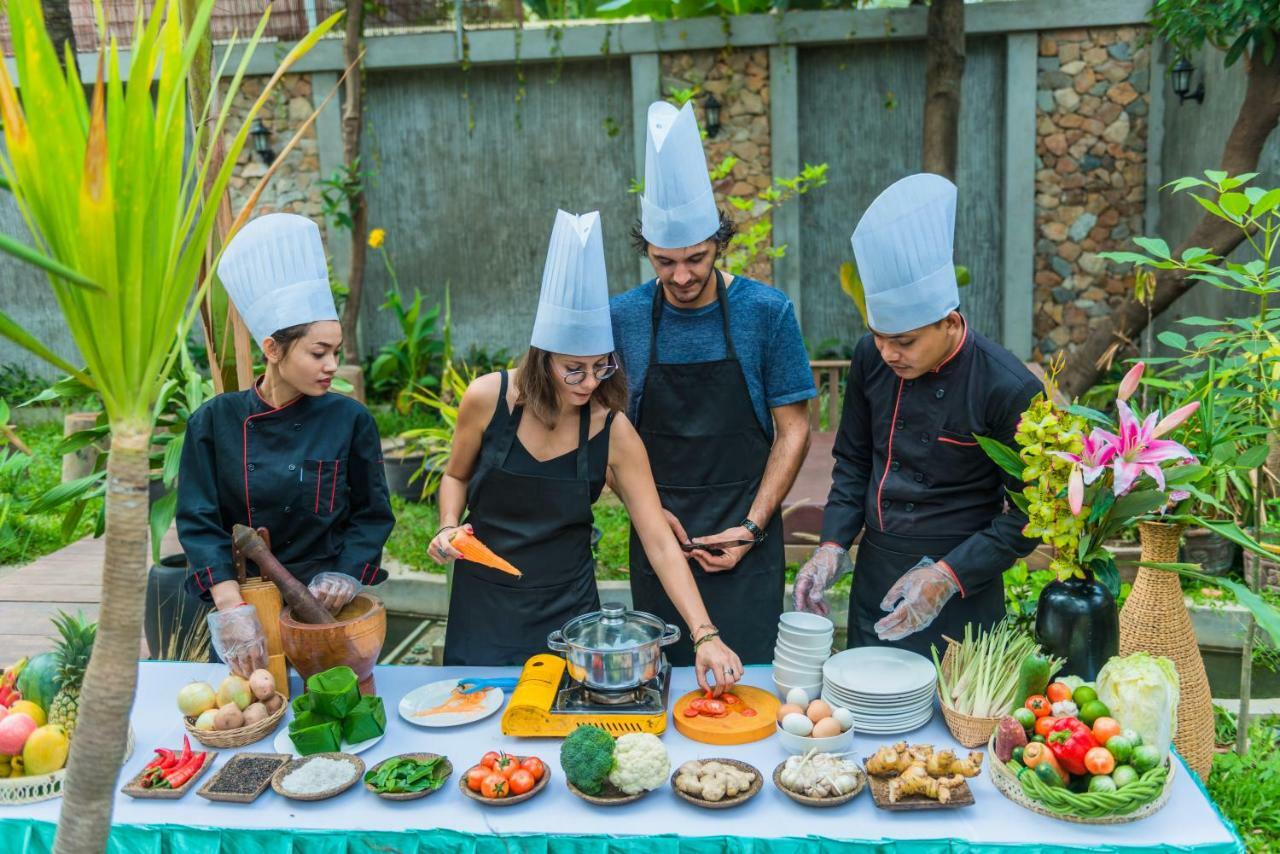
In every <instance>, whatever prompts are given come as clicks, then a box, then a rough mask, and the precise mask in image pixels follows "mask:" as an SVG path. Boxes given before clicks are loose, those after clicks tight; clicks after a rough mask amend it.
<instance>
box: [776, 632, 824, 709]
mask: <svg viewBox="0 0 1280 854" xmlns="http://www.w3.org/2000/svg"><path fill="white" fill-rule="evenodd" d="M835 634H836V627H835V626H834V625H833V624H832V622H831V621H830V620H828V619H827V618H826V617H822V616H819V615H818V614H809V613H805V612H804V611H787V612H785V613H783V615H782V617H781V619H779V620H778V643H777V646H775V647H774V651H773V683H774V687H775V688H777V689H778V696H779V697H782V698H783V699H786V696H787V694H788V693H790V691H791V690H792V689H793V688H802V689H804V692H805V694H806V695H808V697H809V699H811V700H814V699H817V697H818V693H819V692H820V691H821V690H822V665H823V664H824V663H825V662H826V660H827V659H828V658H830V657H831V643H832V641H833V640H834V638H835Z"/></svg>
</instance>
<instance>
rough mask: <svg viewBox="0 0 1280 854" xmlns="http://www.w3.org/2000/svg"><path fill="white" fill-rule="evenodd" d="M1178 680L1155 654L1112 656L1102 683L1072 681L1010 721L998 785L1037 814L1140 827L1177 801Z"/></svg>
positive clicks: (995, 744) (1000, 750) (996, 770)
mask: <svg viewBox="0 0 1280 854" xmlns="http://www.w3.org/2000/svg"><path fill="white" fill-rule="evenodd" d="M1177 708H1178V674H1177V671H1176V670H1175V669H1174V666H1173V663H1172V662H1171V661H1169V660H1168V659H1166V658H1157V657H1153V656H1150V655H1147V654H1146V653H1141V652H1140V653H1135V654H1133V655H1130V656H1127V657H1125V658H1118V657H1117V658H1112V659H1111V660H1110V661H1108V662H1107V663H1106V664H1105V665H1104V666H1103V668H1102V670H1101V671H1099V673H1098V679H1097V682H1096V683H1094V684H1090V683H1086V682H1084V681H1083V680H1080V679H1076V678H1073V677H1066V678H1063V679H1060V680H1058V681H1056V682H1053V683H1051V684H1049V685H1048V686H1047V688H1046V689H1045V691H1044V693H1038V694H1034V695H1032V696H1030V697H1027V698H1026V700H1025V701H1024V703H1023V706H1022V708H1019V709H1017V710H1015V711H1014V712H1013V714H1011V715H1009V716H1007V717H1005V718H1002V719H1001V721H1000V723H999V724H998V725H997V727H996V731H995V733H993V734H992V736H991V744H990V747H991V752H992V755H993V756H995V757H996V759H997V760H998V761H996V762H993V763H992V774H991V777H992V782H994V783H995V786H996V788H997V789H999V790H1000V791H1001V793H1003V794H1004V795H1005V796H1006V797H1008V798H1009V799H1010V800H1012V801H1014V802H1015V803H1017V804H1020V805H1021V806H1024V807H1026V808H1027V809H1030V810H1032V811H1034V812H1038V813H1041V814H1042V815H1048V816H1051V817H1054V818H1060V819H1063V820H1066V821H1074V822H1081V823H1087V824H1114V823H1119V822H1128V821H1137V820H1138V819H1141V818H1146V817H1147V816H1149V815H1151V814H1152V813H1154V812H1156V811H1157V810H1159V809H1160V808H1161V807H1163V806H1164V805H1165V803H1166V802H1167V801H1168V800H1169V794H1170V791H1171V789H1172V785H1173V774H1174V766H1175V763H1173V762H1172V761H1171V758H1170V750H1169V745H1170V742H1171V740H1172V737H1173V732H1174V730H1175V729H1176V728H1177V720H1176V715H1177Z"/></svg>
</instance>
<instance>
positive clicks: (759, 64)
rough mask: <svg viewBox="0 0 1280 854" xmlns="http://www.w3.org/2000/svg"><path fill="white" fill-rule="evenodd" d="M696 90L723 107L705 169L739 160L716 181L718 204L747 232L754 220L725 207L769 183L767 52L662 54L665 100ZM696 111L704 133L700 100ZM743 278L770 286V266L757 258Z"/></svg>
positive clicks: (752, 196)
mask: <svg viewBox="0 0 1280 854" xmlns="http://www.w3.org/2000/svg"><path fill="white" fill-rule="evenodd" d="M695 86H696V87H699V88H700V89H701V90H702V91H705V92H710V93H712V94H713V95H715V98H716V100H717V101H719V102H720V104H721V107H720V132H719V133H718V134H717V135H716V136H715V137H711V138H708V139H706V141H705V143H706V145H705V147H706V152H707V165H708V167H709V168H711V169H715V168H716V167H717V166H719V165H720V163H722V162H723V161H724V159H725V157H728V156H730V155H732V156H733V157H736V158H737V161H738V162H737V163H736V164H735V165H734V167H733V170H732V171H731V172H730V173H729V174H728V175H727V176H725V177H724V178H723V179H721V180H719V181H717V182H716V183H715V193H716V201H717V202H718V203H719V205H720V207H721V209H722V210H724V211H725V212H726V213H728V214H730V215H731V216H732V217H734V219H735V220H736V221H737V223H738V227H739V229H740V230H746V229H748V228H750V227H751V224H752V223H753V222H756V221H757V219H758V218H757V217H753V216H752V215H751V213H750V212H744V211H740V210H738V209H737V208H735V207H734V206H733V205H731V204H729V202H728V201H727V197H729V196H736V197H739V198H747V199H755V197H756V195H757V194H758V193H759V192H760V191H761V190H764V189H767V188H768V187H769V185H770V184H771V183H772V182H773V164H772V159H771V155H770V133H769V52H768V50H765V49H763V48H761V49H757V50H732V51H723V50H704V51H685V52H681V53H669V54H663V56H662V93H663V96H664V97H668V98H669V97H670V96H671V93H672V92H674V91H675V90H677V89H691V88H693V87H695ZM694 108H695V110H696V111H697V114H698V122H699V124H700V125H701V127H702V128H703V130H706V111H705V110H704V109H703V103H702V100H701V99H698V100H695V101H694ZM792 204H795V202H792ZM765 216H766V217H767V216H768V214H765ZM769 245H772V242H770V244H769ZM747 275H749V276H751V277H752V278H755V279H760V280H762V281H765V282H772V281H773V263H772V262H771V261H770V260H769V259H768V258H761V259H759V260H757V261H756V262H755V263H753V264H752V266H751V267H750V268H749V269H748V271H747Z"/></svg>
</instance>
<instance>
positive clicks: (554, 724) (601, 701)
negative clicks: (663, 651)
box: [502, 653, 671, 738]
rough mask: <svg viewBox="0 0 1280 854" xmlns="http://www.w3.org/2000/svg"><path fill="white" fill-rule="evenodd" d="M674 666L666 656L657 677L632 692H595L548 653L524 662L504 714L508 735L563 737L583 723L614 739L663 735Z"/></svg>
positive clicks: (559, 657)
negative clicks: (627, 734) (645, 733)
mask: <svg viewBox="0 0 1280 854" xmlns="http://www.w3.org/2000/svg"><path fill="white" fill-rule="evenodd" d="M670 695H671V665H670V664H668V663H667V660H666V658H665V657H663V660H662V668H661V669H660V670H659V671H658V675H657V676H656V677H654V678H653V679H651V680H649V681H648V682H645V683H643V684H642V685H640V687H638V688H632V689H629V690H627V691H620V692H605V691H596V690H593V689H590V688H587V686H585V685H583V684H581V683H579V682H576V681H574V680H573V679H571V678H570V677H569V674H568V672H567V666H566V663H565V660H564V658H563V657H562V656H559V655H551V654H548V653H544V654H542V655H535V656H534V657H533V658H531V659H529V660H528V661H527V662H525V665H524V670H522V671H521V672H520V679H519V681H517V682H516V687H515V688H513V689H512V691H511V699H510V700H508V702H507V710H506V711H505V712H503V713H502V733H503V735H514V736H519V737H526V738H543V737H546V738H561V737H563V736H566V735H568V734H569V733H571V732H573V731H574V730H575V729H577V728H578V727H579V726H580V725H582V724H591V725H593V726H598V727H600V728H601V729H603V730H605V731H607V732H610V733H612V734H613V735H615V736H619V735H624V734H626V733H629V732H651V733H654V734H657V733H660V732H662V731H663V730H665V729H666V728H667V704H668V698H669V697H670Z"/></svg>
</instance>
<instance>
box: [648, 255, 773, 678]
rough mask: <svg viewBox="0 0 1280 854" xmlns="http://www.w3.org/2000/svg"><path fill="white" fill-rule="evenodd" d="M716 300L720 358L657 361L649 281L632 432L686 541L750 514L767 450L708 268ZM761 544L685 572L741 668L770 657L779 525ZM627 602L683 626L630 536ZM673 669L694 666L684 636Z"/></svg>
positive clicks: (725, 302) (671, 650)
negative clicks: (716, 566) (735, 558)
mask: <svg viewBox="0 0 1280 854" xmlns="http://www.w3.org/2000/svg"><path fill="white" fill-rule="evenodd" d="M715 273H716V297H717V299H718V300H719V303H720V314H721V317H722V318H723V320H724V345H725V358H723V359H721V360H719V361H714V362H690V363H685V364H664V363H662V362H659V361H658V324H659V322H660V321H661V319H662V314H663V307H664V300H663V296H662V285H661V283H658V285H657V291H656V293H655V294H654V299H653V326H652V331H651V333H650V336H649V368H648V373H647V375H646V376H645V381H644V389H643V392H642V394H643V396H642V397H641V399H640V408H639V412H638V414H637V418H636V430H637V431H638V432H639V433H640V438H641V439H642V440H643V441H644V445H645V448H646V449H647V450H648V452H649V463H650V465H651V466H652V467H653V478H654V480H655V481H656V482H657V485H658V495H659V497H660V498H661V499H662V506H663V507H665V508H666V509H667V510H670V511H671V512H672V513H674V514H675V516H676V518H677V519H679V520H680V522H681V524H683V525H684V529H685V531H686V532H688V534H689V536H690V537H695V538H697V537H706V536H710V535H712V534H718V533H720V532H721V531H723V530H726V529H728V528H732V527H734V526H736V525H737V524H738V523H739V522H741V521H742V520H743V519H744V518H745V517H746V515H747V512H748V511H749V510H750V509H751V502H752V501H753V500H755V496H756V491H757V490H758V489H759V488H760V481H761V480H762V479H763V478H764V469H765V465H766V463H767V462H768V460H769V452H770V450H771V449H772V445H771V444H770V442H769V438H768V436H766V435H765V432H764V428H763V427H761V426H760V421H759V420H758V419H757V418H756V413H755V408H754V407H753V406H752V404H751V395H750V393H749V392H748V391H747V381H746V378H745V377H744V376H743V373H742V366H741V364H739V362H738V357H737V353H736V352H735V351H734V347H733V336H732V335H731V334H730V332H729V299H728V296H727V294H726V292H725V287H724V278H723V277H722V276H721V275H720V271H719V270H716V271H715ZM765 532H766V534H767V538H766V539H765V541H764V542H763V543H761V544H759V545H757V546H754V547H753V548H752V549H751V550H750V551H748V552H747V553H746V555H745V556H744V557H743V558H742V560H741V561H739V562H738V565H737V566H735V567H734V568H733V569H731V570H728V571H727V572H707V571H706V570H704V569H703V568H702V567H701V565H699V564H698V563H697V561H694V560H690V561H689V568H690V570H692V572H693V577H694V580H695V581H696V582H697V585H698V591H699V592H700V593H701V594H702V601H703V603H704V604H705V605H706V608H707V612H708V613H709V614H710V615H711V622H712V623H714V624H715V625H716V627H717V628H718V629H719V630H720V637H721V639H722V640H723V641H724V642H725V643H726V644H728V646H729V647H730V648H731V649H732V650H733V651H734V652H736V653H737V654H738V657H739V658H741V659H742V661H743V663H745V664H765V663H768V662H770V661H772V660H773V646H774V642H775V641H776V639H777V635H778V616H779V615H780V614H781V613H782V596H783V583H784V578H783V565H784V563H783V547H782V518H781V516H780V515H778V514H774V517H773V518H772V519H771V520H769V524H768V525H766V526H765ZM630 560H631V596H632V599H633V602H634V604H635V608H636V609H637V610H640V611H648V612H649V613H651V614H655V615H657V616H658V617H661V618H662V619H663V620H665V621H666V622H668V623H674V624H676V625H679V624H681V623H682V622H683V621H682V620H681V618H680V615H679V613H678V612H677V611H676V609H675V606H674V605H673V604H672V603H671V600H670V599H669V598H668V597H667V593H666V591H665V590H664V589H663V588H662V582H661V581H659V580H658V575H657V573H656V572H654V569H653V566H652V565H651V564H650V563H649V558H648V555H646V554H645V552H644V547H643V546H642V545H641V544H640V537H639V536H638V535H637V534H636V531H635V527H634V526H633V527H632V529H631V558H630ZM666 654H667V657H668V658H669V659H670V660H671V663H672V664H673V665H675V666H678V667H686V666H689V665H692V664H693V663H694V654H693V643H692V641H691V639H690V638H689V634H688V633H684V634H682V635H681V638H680V640H679V641H678V642H677V643H675V644H673V645H672V646H669V647H667V648H666Z"/></svg>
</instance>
